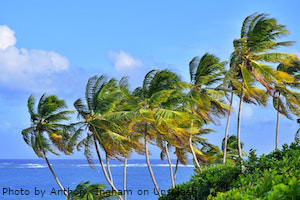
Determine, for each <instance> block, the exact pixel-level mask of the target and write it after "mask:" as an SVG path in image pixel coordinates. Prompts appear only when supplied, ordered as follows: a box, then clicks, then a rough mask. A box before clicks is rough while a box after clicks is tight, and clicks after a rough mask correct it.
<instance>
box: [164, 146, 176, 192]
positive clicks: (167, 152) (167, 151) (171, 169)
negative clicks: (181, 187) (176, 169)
mask: <svg viewBox="0 0 300 200" xmlns="http://www.w3.org/2000/svg"><path fill="white" fill-rule="evenodd" d="M165 151H166V155H167V159H168V163H169V167H170V178H171V183H172V187H173V188H174V187H175V181H174V177H173V167H172V162H171V158H170V155H169V149H168V142H167V141H165Z"/></svg>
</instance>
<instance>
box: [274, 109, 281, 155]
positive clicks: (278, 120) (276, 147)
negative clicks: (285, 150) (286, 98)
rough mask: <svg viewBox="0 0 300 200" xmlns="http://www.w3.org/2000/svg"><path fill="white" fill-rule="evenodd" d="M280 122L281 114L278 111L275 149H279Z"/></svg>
mask: <svg viewBox="0 0 300 200" xmlns="http://www.w3.org/2000/svg"><path fill="white" fill-rule="evenodd" d="M279 122H280V112H279V111H277V120H276V136H275V149H278V131H279Z"/></svg>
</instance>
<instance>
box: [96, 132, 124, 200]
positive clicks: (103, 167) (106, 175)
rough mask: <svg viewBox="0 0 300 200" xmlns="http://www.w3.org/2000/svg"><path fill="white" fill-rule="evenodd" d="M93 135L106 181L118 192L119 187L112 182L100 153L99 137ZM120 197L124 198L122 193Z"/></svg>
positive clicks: (121, 199)
mask: <svg viewBox="0 0 300 200" xmlns="http://www.w3.org/2000/svg"><path fill="white" fill-rule="evenodd" d="M93 137H94V143H95V148H96V153H97V156H98V160H99V162H100V165H101V168H102V171H103V174H104V176H105V179H106V181H107V182H108V184H109V185H110V186H111V187H112V189H113V190H114V191H115V192H116V193H118V190H117V188H116V187H115V186H114V184H113V183H112V182H111V180H110V178H109V176H108V174H107V171H106V169H105V166H104V163H103V160H102V158H101V154H100V152H99V149H98V145H97V138H96V136H95V134H93ZM118 198H119V199H120V200H123V198H122V197H121V196H120V195H118Z"/></svg>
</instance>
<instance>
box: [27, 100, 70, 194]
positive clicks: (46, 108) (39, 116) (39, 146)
mask: <svg viewBox="0 0 300 200" xmlns="http://www.w3.org/2000/svg"><path fill="white" fill-rule="evenodd" d="M27 107H28V112H29V114H30V120H31V127H29V128H26V129H24V130H23V131H22V135H23V139H24V141H25V142H26V143H27V144H28V145H29V146H31V147H32V149H33V150H34V152H35V154H36V155H37V156H38V157H39V158H44V159H45V160H46V163H47V165H48V168H49V169H50V171H51V174H52V175H53V177H54V179H55V181H56V183H57V184H58V186H59V187H60V189H61V190H62V191H63V192H64V194H65V195H67V192H66V190H65V189H64V187H63V186H62V184H61V182H60V180H59V179H58V177H57V176H56V174H55V172H54V170H53V168H52V166H51V164H50V162H49V160H48V157H47V154H48V152H50V153H53V154H55V155H58V152H57V151H56V150H55V148H56V149H58V150H59V151H61V152H63V153H66V154H67V153H68V152H67V150H66V149H67V148H66V140H67V139H68V138H69V134H68V131H67V125H65V124H62V122H63V121H65V120H68V119H69V115H70V114H72V113H73V111H70V110H66V108H67V105H66V103H65V101H64V100H60V99H58V98H57V96H55V95H51V96H47V95H46V94H43V95H42V96H41V98H40V100H39V102H38V105H37V107H36V100H35V98H34V96H33V95H31V96H30V97H29V98H28V102H27Z"/></svg>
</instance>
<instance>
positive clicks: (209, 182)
mask: <svg viewBox="0 0 300 200" xmlns="http://www.w3.org/2000/svg"><path fill="white" fill-rule="evenodd" d="M239 174H240V169H239V167H236V166H233V165H225V166H223V165H216V166H211V167H208V168H206V169H204V170H203V171H202V172H198V173H196V174H195V175H194V176H193V177H192V178H191V180H190V181H188V182H187V183H184V184H179V185H176V187H175V188H174V189H170V190H169V191H168V194H167V195H164V196H163V197H162V198H160V200H170V199H174V200H175V199H176V200H181V199H182V200H185V199H195V200H196V199H197V200H201V199H207V196H208V195H209V194H216V193H217V192H222V191H227V190H229V189H230V188H231V185H232V183H233V182H234V181H235V180H237V179H238V176H239Z"/></svg>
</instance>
